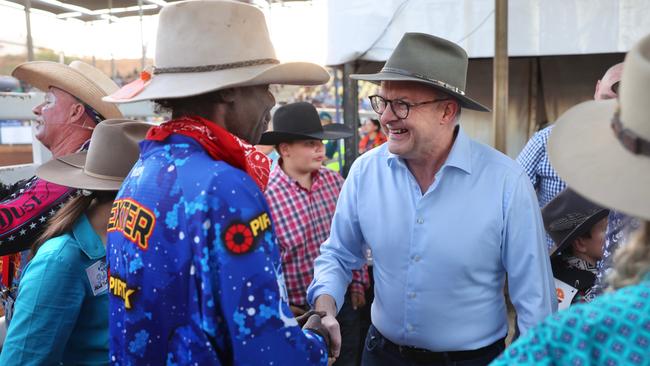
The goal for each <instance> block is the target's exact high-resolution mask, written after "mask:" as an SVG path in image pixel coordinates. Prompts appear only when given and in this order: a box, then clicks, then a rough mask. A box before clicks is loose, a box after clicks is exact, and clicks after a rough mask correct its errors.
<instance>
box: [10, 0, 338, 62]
mask: <svg viewBox="0 0 650 366" xmlns="http://www.w3.org/2000/svg"><path fill="white" fill-rule="evenodd" d="M263 11H264V12H265V14H266V16H267V24H268V26H269V32H270V34H271V39H272V41H273V44H274V46H275V50H276V53H277V56H278V58H279V59H280V60H281V61H310V62H314V63H318V64H321V65H322V64H324V63H325V57H326V44H327V42H326V40H327V39H326V38H327V29H326V27H327V4H326V0H314V1H311V2H305V3H303V2H297V3H293V2H290V3H286V4H284V5H282V4H274V5H273V6H272V7H271V8H267V9H263ZM157 21H158V20H157V16H145V17H144V19H143V26H142V35H143V37H141V35H140V22H139V17H127V18H120V19H119V20H117V21H116V22H114V23H112V24H110V25H109V23H108V20H102V21H95V22H87V23H86V22H82V21H79V20H76V19H58V18H57V17H56V16H55V15H54V14H51V13H46V12H40V11H37V10H35V11H33V12H32V15H31V24H32V38H33V42H34V46H35V47H45V48H50V49H53V50H55V51H56V52H57V53H60V52H63V53H64V54H65V55H66V56H73V57H75V56H76V57H92V56H95V57H96V58H98V59H110V58H111V57H114V58H116V59H122V58H131V59H138V58H140V57H141V54H142V50H141V39H143V40H144V45H145V47H146V55H147V57H148V58H153V56H154V52H155V38H156V29H157ZM0 24H2V26H1V27H0V55H3V54H7V53H25V48H24V47H23V46H22V45H24V44H25V42H26V41H25V39H26V34H27V31H26V26H25V12H24V10H23V8H22V6H19V5H16V4H13V3H9V2H6V1H3V0H0Z"/></svg>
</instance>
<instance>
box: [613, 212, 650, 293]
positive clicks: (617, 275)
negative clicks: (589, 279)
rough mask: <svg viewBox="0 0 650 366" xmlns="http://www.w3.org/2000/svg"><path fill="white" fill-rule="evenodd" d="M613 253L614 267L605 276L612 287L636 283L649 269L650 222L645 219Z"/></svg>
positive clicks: (618, 287) (617, 287)
mask: <svg viewBox="0 0 650 366" xmlns="http://www.w3.org/2000/svg"><path fill="white" fill-rule="evenodd" d="M629 240H630V241H629V243H628V244H627V245H626V246H624V247H622V248H621V249H619V250H618V251H617V252H616V254H614V268H613V269H612V272H611V273H610V274H609V275H608V276H607V282H608V283H609V285H610V286H611V287H612V289H614V290H617V289H620V288H622V287H625V286H630V285H634V284H637V283H639V282H640V281H641V279H642V278H643V276H644V275H645V274H646V273H648V271H650V222H648V221H646V222H645V223H644V224H643V225H642V227H641V228H640V229H639V230H637V231H636V232H635V233H634V234H633V235H632V237H631V238H630V239H629Z"/></svg>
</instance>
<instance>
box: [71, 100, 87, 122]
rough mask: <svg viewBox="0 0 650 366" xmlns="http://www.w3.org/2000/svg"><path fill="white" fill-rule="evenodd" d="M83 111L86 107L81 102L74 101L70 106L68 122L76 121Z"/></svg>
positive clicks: (79, 118) (80, 117)
mask: <svg viewBox="0 0 650 366" xmlns="http://www.w3.org/2000/svg"><path fill="white" fill-rule="evenodd" d="M85 113H86V107H84V105H83V104H81V103H74V104H73V105H71V106H70V113H69V117H68V119H69V121H70V122H77V121H79V120H81V119H82V117H83V116H84V114H85Z"/></svg>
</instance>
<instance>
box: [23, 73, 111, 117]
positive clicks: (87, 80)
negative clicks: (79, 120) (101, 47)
mask: <svg viewBox="0 0 650 366" xmlns="http://www.w3.org/2000/svg"><path fill="white" fill-rule="evenodd" d="M11 75H12V76H13V77H15V78H17V79H19V80H22V81H24V82H26V83H29V84H30V85H32V86H34V87H36V88H38V89H40V90H42V91H44V92H47V91H48V89H49V88H50V87H51V86H53V87H55V88H59V89H61V90H64V91H65V92H67V93H69V94H71V95H73V96H75V97H76V98H78V99H79V100H81V101H82V102H84V103H86V104H88V105H89V106H91V107H92V108H93V109H94V110H95V111H97V112H98V113H99V114H101V115H102V117H104V119H110V118H122V112H120V110H119V109H118V108H117V106H115V105H114V104H110V103H106V102H104V101H102V98H103V97H105V96H107V95H109V94H111V93H114V92H115V91H117V90H118V89H119V87H118V86H117V84H115V83H114V82H113V80H111V79H110V78H109V77H108V76H106V75H105V74H104V73H102V72H101V71H99V70H97V69H96V68H94V67H92V66H90V65H88V64H87V63H84V62H81V61H72V62H71V63H70V66H68V65H65V64H61V63H58V62H51V61H32V62H25V63H23V64H20V65H18V66H16V68H15V69H14V71H12V72H11Z"/></svg>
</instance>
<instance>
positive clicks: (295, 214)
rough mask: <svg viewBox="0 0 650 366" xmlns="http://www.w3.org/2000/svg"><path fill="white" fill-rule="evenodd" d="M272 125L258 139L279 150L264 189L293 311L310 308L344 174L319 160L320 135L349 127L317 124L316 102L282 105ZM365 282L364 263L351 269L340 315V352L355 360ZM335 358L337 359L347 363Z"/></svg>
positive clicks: (335, 135) (338, 134) (336, 135)
mask: <svg viewBox="0 0 650 366" xmlns="http://www.w3.org/2000/svg"><path fill="white" fill-rule="evenodd" d="M273 126H274V130H273V131H269V132H266V133H264V134H263V135H262V140H261V143H262V144H265V145H275V148H276V150H277V151H278V153H279V154H280V159H279V162H278V165H277V166H276V168H275V169H274V170H273V171H272V172H271V175H270V177H269V184H268V186H267V189H266V192H265V195H266V199H267V200H268V203H269V206H270V207H271V215H272V217H273V222H274V223H275V231H276V234H277V238H278V242H279V243H280V253H281V256H282V266H283V269H284V276H285V280H286V285H287V292H288V294H289V303H290V304H291V308H292V310H293V311H294V314H296V315H301V314H302V313H304V312H305V311H307V310H308V309H309V305H308V303H307V287H308V286H309V283H310V282H311V280H312V278H313V273H314V260H315V259H316V257H318V255H319V254H320V250H319V248H320V245H321V244H322V243H323V242H324V241H325V240H326V239H327V237H328V236H329V230H330V225H331V222H332V216H333V215H334V210H335V209H336V200H337V198H338V196H339V192H340V191H341V186H342V185H343V178H342V177H341V176H340V175H339V174H338V173H336V172H334V171H332V170H329V169H327V168H326V167H324V166H323V165H322V163H323V161H324V160H325V158H326V157H325V146H324V144H323V141H322V140H330V141H337V140H338V139H341V138H347V137H350V136H351V135H352V132H351V131H347V132H343V131H339V130H335V129H334V128H333V125H325V126H324V127H322V126H321V124H320V121H319V115H318V112H317V111H316V108H315V107H314V106H313V105H311V104H310V103H306V102H300V103H293V104H288V105H286V106H283V107H280V108H279V109H278V110H277V111H276V112H275V115H274V116H273ZM367 286H368V273H367V267H364V268H363V269H362V270H361V271H353V274H352V284H351V285H350V286H349V287H348V292H347V295H346V298H345V303H344V305H343V309H342V310H341V312H339V321H340V322H341V328H343V329H342V332H343V341H344V344H345V346H347V347H349V348H348V349H344V352H342V353H341V356H342V357H346V358H350V359H351V362H350V364H356V363H357V359H358V357H359V352H358V347H357V346H358V344H359V342H360V340H361V334H360V332H361V331H360V312H359V309H360V308H362V307H363V306H364V305H365V294H364V293H365V290H366V287H367ZM346 362H347V361H346V360H343V359H341V358H339V360H338V361H337V364H339V363H346Z"/></svg>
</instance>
